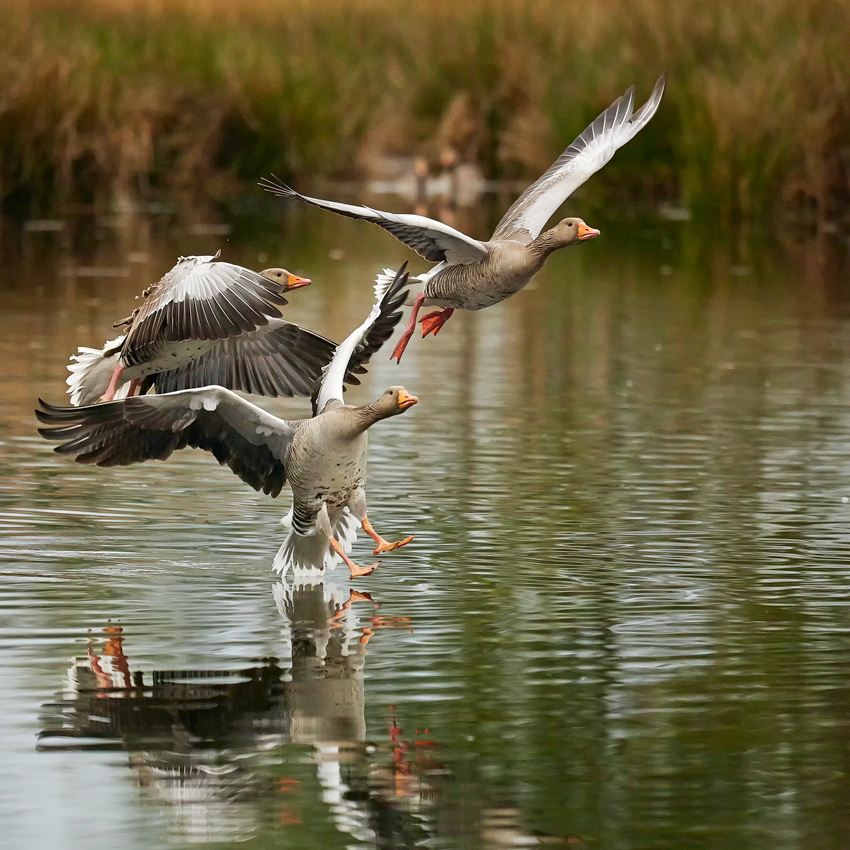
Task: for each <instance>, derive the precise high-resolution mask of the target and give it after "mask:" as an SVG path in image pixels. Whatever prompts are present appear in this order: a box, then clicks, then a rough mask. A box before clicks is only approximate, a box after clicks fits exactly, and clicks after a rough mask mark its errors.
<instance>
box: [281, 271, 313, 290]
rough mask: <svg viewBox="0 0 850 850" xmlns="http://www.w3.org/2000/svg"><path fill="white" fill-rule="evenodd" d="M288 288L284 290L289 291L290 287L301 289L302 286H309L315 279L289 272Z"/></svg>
mask: <svg viewBox="0 0 850 850" xmlns="http://www.w3.org/2000/svg"><path fill="white" fill-rule="evenodd" d="M287 275H288V276H287V279H286V289H285V290H284V292H289V290H290V289H301V287H302V286H309V285H310V284H311V283H312V282H313V281H311V280H310V278H309V277H298V275H295V274H289V272H287Z"/></svg>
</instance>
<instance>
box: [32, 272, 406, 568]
mask: <svg viewBox="0 0 850 850" xmlns="http://www.w3.org/2000/svg"><path fill="white" fill-rule="evenodd" d="M406 286H407V272H406V270H405V268H404V267H402V269H401V270H400V271H399V272H398V273H397V274H396V275H395V277H394V278H393V279H392V281H391V282H389V283H387V282H386V281H382V282H379V283H378V284H377V285H376V286H375V304H374V306H373V308H372V310H371V312H370V313H369V316H368V317H367V319H366V321H364V322H363V324H361V325H360V327H358V328H357V330H355V331H354V332H353V333H351V334H350V335H349V336H348V337H347V338H346V339H345V340H344V341H343V342H342V343H340V345H339V346H337V348H336V352H335V354H334V356H333V359H332V360H331V361H330V363H329V364H328V365H327V367H326V368H325V370H324V372H323V374H322V376H321V378H320V380H319V382H318V386H317V387H316V390H315V392H314V394H313V402H314V415H313V417H312V418H310V419H300V420H283V419H278V418H277V417H276V416H272V415H271V414H270V413H266V412H265V411H264V410H261V409H260V408H259V407H257V406H256V405H253V404H251V403H250V402H249V401H246V400H245V399H243V398H241V397H240V396H238V395H236V394H235V393H234V392H232V391H230V390H228V389H225V388H224V387H218V386H213V387H204V388H202V389H192V390H181V391H178V392H170V393H164V394H162V395H142V396H133V397H129V398H125V399H121V400H119V401H111V402H104V403H101V404H94V405H89V406H85V407H54V406H53V405H50V404H47V403H46V402H44V401H41V400H40V401H39V403H40V405H41V409H40V410H37V411H36V416H37V417H38V419H39V421H40V422H42V423H44V424H46V425H48V426H51V427H48V428H41V429H39V433H40V434H41V435H42V436H43V437H45V438H46V439H48V440H53V441H57V442H59V443H60V445H58V446H57V447H56V449H55V451H56V452H58V453H59V454H63V455H71V456H73V457H74V459H75V460H76V461H77V462H78V463H88V464H97V465H98V466H123V465H127V464H131V463H139V462H141V461H146V460H165V459H167V458H168V457H169V456H170V455H171V454H172V453H173V452H175V451H177V450H178V449H183V448H189V447H192V448H198V449H204V450H205V451H208V452H210V453H211V454H212V455H214V456H215V458H216V460H218V462H219V463H220V464H222V465H226V466H228V467H230V469H231V470H232V471H233V472H234V473H235V474H236V475H238V476H239V477H240V478H241V479H242V480H243V481H244V482H245V483H246V484H248V485H250V486H251V487H253V488H254V489H255V490H261V491H262V492H264V493H267V494H268V495H270V496H272V497H273V498H274V497H276V496H277V495H278V494H279V493H280V492H281V490H282V489H283V486H284V484H286V483H289V486H290V488H291V490H292V510H291V511H290V514H289V516H288V517H287V519H286V520H285V522H286V524H288V525H289V533H288V535H287V537H286V540H285V541H284V543H283V545H282V546H281V548H280V551H279V552H278V555H277V558H276V559H275V568H276V569H277V570H278V571H282V572H283V573H284V574H285V573H286V572H287V571H288V570H289V569H290V568H292V569H293V570H295V571H300V570H322V569H324V568H326V567H333V566H335V564H336V563H337V561H338V559H340V558H341V559H342V560H343V561H345V563H346V565H347V566H348V567H349V569H350V571H351V576H352V578H353V577H354V576H361V575H369V573H371V572H372V571H373V570H374V569H375V567H376V566H377V564H373V565H371V566H369V567H365V568H361V567H358V566H357V565H356V564H355V563H354V562H353V561H352V560H351V559H350V558H349V557H348V553H349V552H350V551H351V545H352V543H353V542H354V539H355V538H356V536H357V526H358V525H359V526H361V527H362V528H363V530H364V531H365V532H366V533H367V534H368V535H369V536H370V537H371V538H372V539H373V540H374V541H375V544H376V548H375V554H376V555H377V554H380V553H382V552H390V551H392V550H393V549H397V548H398V547H399V546H403V545H405V544H406V543H409V542H410V540H412V539H413V538H412V537H407V538H405V539H404V540H400V541H397V542H395V543H389V542H387V541H386V540H384V538H383V537H381V536H380V535H379V534H378V533H377V532H376V531H375V530H374V528H372V525H371V523H370V522H369V519H368V517H367V513H366V453H367V436H366V434H367V431H368V429H369V428H370V427H371V426H372V425H374V424H375V423H376V422H380V421H381V420H382V419H387V418H388V417H390V416H396V415H397V414H399V413H403V412H404V411H405V410H408V409H409V408H410V407H412V406H413V405H414V404H416V402H417V401H418V399H417V398H416V397H415V396H412V395H410V393H408V392H407V390H405V389H404V387H390V388H389V389H388V390H386V391H385V392H384V393H383V395H381V397H380V398H379V399H377V400H376V401H373V402H370V403H368V404H364V405H360V406H359V407H354V406H350V405H346V404H345V403H344V402H343V382H344V381H345V380H346V373H347V372H349V371H350V370H351V369H352V368H353V367H357V366H363V365H365V363H367V362H368V360H369V358H370V357H371V355H372V354H373V353H374V352H375V351H377V350H378V349H379V348H380V346H381V345H382V344H383V343H384V342H385V341H386V340H387V339H389V337H390V336H391V335H392V332H393V330H394V328H395V327H396V325H397V324H398V322H399V321H400V319H401V308H402V305H403V303H404V300H405V298H406V296H407V290H406Z"/></svg>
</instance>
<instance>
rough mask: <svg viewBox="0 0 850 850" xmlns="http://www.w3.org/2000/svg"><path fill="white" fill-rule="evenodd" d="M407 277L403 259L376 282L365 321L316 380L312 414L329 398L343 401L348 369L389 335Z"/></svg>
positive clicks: (366, 358) (397, 316) (404, 294)
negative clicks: (385, 278)
mask: <svg viewBox="0 0 850 850" xmlns="http://www.w3.org/2000/svg"><path fill="white" fill-rule="evenodd" d="M407 278H408V275H407V263H405V264H404V265H403V266H402V267H401V268H400V269H399V270H398V271H397V272H396V275H395V277H394V278H393V279H392V280H391V281H389V282H383V281H381V282H379V283H376V284H375V304H374V306H373V307H372V310H371V312H370V313H369V315H368V316H367V317H366V321H364V322H363V324H362V325H360V327H359V328H357V330H355V331H353V332H352V333H351V334H349V335H348V336H347V337H346V338H345V339H344V340H343V341H342V342H341V343H340V344H339V345H338V346H337V348H336V352H335V353H334V356H333V359H332V360H331V362H330V363H329V364H328V366H326V367H325V369H324V370H323V371H324V373H323V375H322V377H321V379H320V380H319V381H318V382H317V383H316V387H315V389H314V391H313V397H312V402H313V416H316V415H317V414H318V413H321V412H322V411H323V410H324V409H325V405H326V404H327V403H328V402H329V401H332V400H333V399H337V400H339V401H342V394H343V382H344V380H346V381H349V382H351V381H350V379H349V376H350V374H351V372H352V371H358V370H360V369H362V367H363V366H364V365H365V364H366V363H368V362H369V359H370V358H371V357H372V355H373V354H374V353H375V352H376V351H377V350H378V349H379V348H380V347H381V346H382V345H383V344H384V343H385V342H386V341H387V340H388V339H389V338H390V337H391V336H392V333H393V330H395V327H396V325H397V324H398V323H399V321H400V320H401V316H402V307H403V306H404V301H405V298H406V297H407V288H406V287H407ZM379 281H380V278H379Z"/></svg>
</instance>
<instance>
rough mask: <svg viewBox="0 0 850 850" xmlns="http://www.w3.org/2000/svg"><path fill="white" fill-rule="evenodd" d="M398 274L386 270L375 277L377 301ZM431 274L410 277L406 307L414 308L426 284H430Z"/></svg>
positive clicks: (405, 300)
mask: <svg viewBox="0 0 850 850" xmlns="http://www.w3.org/2000/svg"><path fill="white" fill-rule="evenodd" d="M395 276H396V273H395V272H394V271H393V270H392V269H384V270H383V271H382V272H381V273H380V274H378V275H377V276H376V277H375V299H376V300H379V299H380V298H381V296H382V295H383V294H384V293H385V292H386V291H387V287H388V286H389V285H390V284H391V283H392V282H393V281H394V280H395ZM428 277H429V273H428V272H426V273H425V274H420V275H413V274H412V275H410V277H409V278H408V279H407V285H408V287H409V288H408V290H407V298H405V299H404V306H405V307H411V306H413V300H414V298H416V296H417V295H418V294H419V293H420V292H421V291H422V289H423V287H424V286H425V284H426V283H427V282H428Z"/></svg>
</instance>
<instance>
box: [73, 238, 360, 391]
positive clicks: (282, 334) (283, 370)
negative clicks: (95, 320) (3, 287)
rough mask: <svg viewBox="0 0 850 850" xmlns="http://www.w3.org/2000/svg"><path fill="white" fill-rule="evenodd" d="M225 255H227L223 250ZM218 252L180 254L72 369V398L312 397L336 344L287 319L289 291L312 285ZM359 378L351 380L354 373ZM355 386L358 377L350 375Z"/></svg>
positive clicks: (81, 352) (82, 353) (80, 353)
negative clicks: (283, 309) (115, 332)
mask: <svg viewBox="0 0 850 850" xmlns="http://www.w3.org/2000/svg"><path fill="white" fill-rule="evenodd" d="M220 253H221V252H219V254H220ZM219 254H216V255H215V256H214V257H212V256H206V257H180V259H179V260H178V262H177V265H176V266H174V268H173V269H171V271H170V272H168V273H167V274H166V275H165V276H164V277H163V278H162V280H160V281H159V283H157V284H155V285H154V286H152V287H150V288H149V289H147V290H145V291H144V292H143V293H142V297H143V298H144V302H143V303H142V305H141V306H140V307H138V308H137V309H136V310H135V311H134V312H133V313H132V314H131V315H130V316H128V317H127V318H126V319H123V320H122V321H120V322H116V324H115V326H116V327H118V326H121V325H126V326H127V330H126V332H125V333H124V334H123V335H122V336H119V337H118V338H116V339H113V340H110V341H109V342H107V343H106V345H105V346H104V347H103V349H100V350H98V349H92V348H82V347H81V348H80V349H79V351H78V353H77V354H76V355H73V356H72V357H71V360H72V361H74V362H73V363H72V365H70V366H69V367H68V369H69V370H70V372H71V376H70V377H69V378H68V381H67V383H68V385H69V388H68V392H69V393H70V394H71V404H73V405H75V406H76V405H86V404H94V403H95V402H97V401H98V400H99V399H101V398H102V399H103V400H104V401H111V400H112V399H113V398H114V397H115V395H116V391H119V388H120V387H122V385H124V384H127V383H129V389H128V390H127V391H126V392H123V391H119V395H125V394H126V395H133V394H134V392H135V390H136V389H137V388H138V389H139V391H140V392H141V393H145V392H147V391H148V389H150V388H151V387H154V388H155V389H156V391H157V392H159V393H164V392H172V391H174V390H182V389H192V388H194V387H203V386H209V385H211V384H217V385H220V386H224V387H227V388H228V389H232V390H241V391H243V392H249V393H256V394H258V395H269V396H278V395H282V396H292V395H309V394H310V392H311V391H312V388H313V385H314V384H315V382H316V379H317V378H318V376H319V375H320V374H321V370H322V367H323V366H325V365H326V364H327V363H328V361H329V360H330V359H331V356H332V355H333V351H334V343H332V342H331V341H330V340H327V339H325V338H324V337H322V336H319V335H318V334H314V333H311V332H310V331H307V330H304V329H303V328H300V327H299V326H298V325H295V324H293V323H292V322H286V321H284V320H283V319H282V318H281V317H280V311H279V310H278V307H279V306H282V305H285V304H286V303H287V301H286V299H285V298H284V297H283V293H284V292H289V291H290V290H293V289H298V288H300V287H302V286H307V285H309V283H310V281H309V280H308V279H307V278H301V277H297V276H296V275H294V274H291V273H290V272H288V271H286V269H266V270H265V271H263V272H260V273H259V274H258V273H257V272H253V271H251V270H250V269H246V268H243V267H242V266H237V265H233V264H232V263H226V262H222V261H220V260H219V259H218V257H219ZM349 377H351V376H349ZM349 382H350V383H355V382H357V381H356V379H355V381H349Z"/></svg>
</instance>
